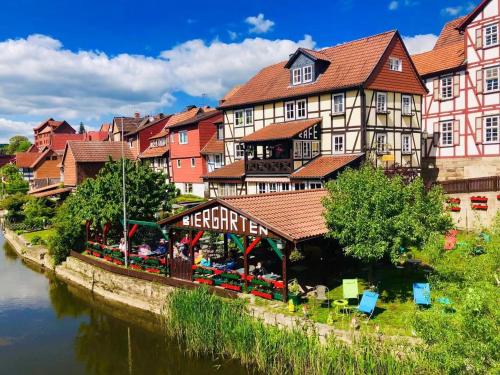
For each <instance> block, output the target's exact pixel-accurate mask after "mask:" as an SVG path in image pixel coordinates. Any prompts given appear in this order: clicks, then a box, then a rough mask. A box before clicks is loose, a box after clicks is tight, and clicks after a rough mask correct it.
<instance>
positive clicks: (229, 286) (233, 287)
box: [221, 283, 241, 292]
mask: <svg viewBox="0 0 500 375" xmlns="http://www.w3.org/2000/svg"><path fill="white" fill-rule="evenodd" d="M221 287H223V288H224V289H229V290H234V291H235V292H241V286H240V285H233V284H227V283H223V284H221Z"/></svg>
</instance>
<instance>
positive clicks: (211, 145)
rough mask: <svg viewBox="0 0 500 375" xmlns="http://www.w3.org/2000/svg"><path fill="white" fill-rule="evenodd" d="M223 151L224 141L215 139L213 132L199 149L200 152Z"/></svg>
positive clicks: (217, 152) (203, 153)
mask: <svg viewBox="0 0 500 375" xmlns="http://www.w3.org/2000/svg"><path fill="white" fill-rule="evenodd" d="M223 153H224V141H223V140H221V139H217V134H214V135H213V136H212V138H210V139H209V141H208V142H207V144H206V145H205V146H204V147H203V148H202V149H201V151H200V154H202V155H209V154H223Z"/></svg>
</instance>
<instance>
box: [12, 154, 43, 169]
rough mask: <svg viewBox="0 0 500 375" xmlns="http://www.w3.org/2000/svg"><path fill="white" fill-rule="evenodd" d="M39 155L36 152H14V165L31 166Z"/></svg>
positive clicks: (19, 166)
mask: <svg viewBox="0 0 500 375" xmlns="http://www.w3.org/2000/svg"><path fill="white" fill-rule="evenodd" d="M39 156H40V154H39V153H38V152H18V153H16V167H18V168H31V165H32V164H33V163H34V162H35V160H36V159H38V157H39Z"/></svg>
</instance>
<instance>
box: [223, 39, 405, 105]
mask: <svg viewBox="0 0 500 375" xmlns="http://www.w3.org/2000/svg"><path fill="white" fill-rule="evenodd" d="M396 36H397V37H399V34H398V32H397V31H388V32H385V33H382V34H378V35H374V36H370V37H367V38H362V39H359V40H355V41H352V42H349V43H345V44H341V45H338V46H335V47H330V48H326V49H323V50H321V51H314V53H315V55H316V57H322V59H323V60H325V61H328V62H329V64H328V66H327V67H326V68H325V71H324V72H323V73H322V74H320V76H319V77H318V78H317V80H316V81H315V82H314V83H310V84H304V85H296V86H291V85H290V71H289V70H288V69H287V68H286V65H287V61H283V62H280V63H278V64H274V65H271V66H268V67H266V68H264V69H262V70H261V71H260V72H258V73H257V74H256V75H255V76H254V77H252V78H251V79H250V80H249V81H248V82H246V83H245V84H244V85H243V86H242V87H241V88H239V89H238V90H237V91H236V92H235V93H234V94H233V95H232V96H231V97H229V98H228V99H226V100H225V101H224V102H223V103H222V104H221V105H220V108H229V107H237V106H243V105H245V104H247V105H248V104H255V103H262V102H266V101H270V100H279V99H285V98H290V97H295V96H301V95H307V94H314V93H321V92H327V91H332V90H341V89H345V88H350V87H356V86H361V85H363V84H364V83H365V82H366V81H367V80H368V78H369V77H370V75H371V73H372V72H373V71H374V69H375V68H376V66H377V65H378V64H379V62H380V60H381V59H382V56H383V55H384V52H385V51H386V50H387V48H388V47H389V45H390V43H391V41H392V40H393V39H394V38H395V37H396ZM307 52H308V53H312V52H311V51H310V50H307Z"/></svg>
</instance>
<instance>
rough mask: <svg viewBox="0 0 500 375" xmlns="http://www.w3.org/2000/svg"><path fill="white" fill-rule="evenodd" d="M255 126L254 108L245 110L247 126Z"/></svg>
mask: <svg viewBox="0 0 500 375" xmlns="http://www.w3.org/2000/svg"><path fill="white" fill-rule="evenodd" d="M247 125H253V108H245V126H247Z"/></svg>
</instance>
